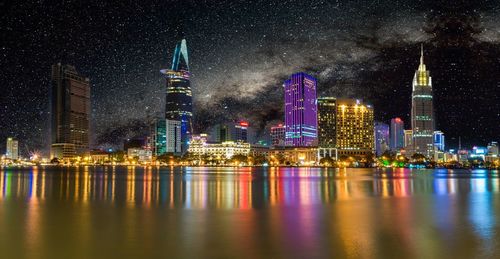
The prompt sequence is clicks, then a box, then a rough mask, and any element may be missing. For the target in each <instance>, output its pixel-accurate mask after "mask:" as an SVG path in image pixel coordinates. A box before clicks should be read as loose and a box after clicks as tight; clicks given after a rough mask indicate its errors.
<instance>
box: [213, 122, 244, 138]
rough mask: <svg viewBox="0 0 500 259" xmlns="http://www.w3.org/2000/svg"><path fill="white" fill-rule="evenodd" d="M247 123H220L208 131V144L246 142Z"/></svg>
mask: <svg viewBox="0 0 500 259" xmlns="http://www.w3.org/2000/svg"><path fill="white" fill-rule="evenodd" d="M248 126H249V124H248V122H246V121H240V122H238V123H232V122H231V123H220V124H216V125H214V126H213V127H212V128H211V129H210V134H209V136H208V137H209V141H210V142H225V141H242V142H248Z"/></svg>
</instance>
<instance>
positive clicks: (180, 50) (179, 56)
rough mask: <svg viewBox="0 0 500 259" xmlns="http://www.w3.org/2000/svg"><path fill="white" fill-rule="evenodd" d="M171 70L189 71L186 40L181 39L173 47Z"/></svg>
mask: <svg viewBox="0 0 500 259" xmlns="http://www.w3.org/2000/svg"><path fill="white" fill-rule="evenodd" d="M172 70H175V71H177V70H187V71H189V59H188V51H187V44H186V39H182V40H181V41H180V42H179V43H177V46H176V47H175V52H174V58H173V60H172Z"/></svg>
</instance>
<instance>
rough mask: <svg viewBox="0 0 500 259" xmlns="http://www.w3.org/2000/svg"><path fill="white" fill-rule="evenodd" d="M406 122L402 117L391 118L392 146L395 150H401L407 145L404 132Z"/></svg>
mask: <svg viewBox="0 0 500 259" xmlns="http://www.w3.org/2000/svg"><path fill="white" fill-rule="evenodd" d="M404 131H405V124H404V122H403V120H402V119H401V118H394V119H391V130H390V134H391V137H390V147H391V150H393V151H399V150H401V149H402V148H404V147H405V140H404V137H405V136H404V135H405V133H404Z"/></svg>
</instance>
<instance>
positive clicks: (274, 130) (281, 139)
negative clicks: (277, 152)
mask: <svg viewBox="0 0 500 259" xmlns="http://www.w3.org/2000/svg"><path fill="white" fill-rule="evenodd" d="M271 145H273V146H284V145H285V126H284V125H283V124H278V125H277V126H274V127H271Z"/></svg>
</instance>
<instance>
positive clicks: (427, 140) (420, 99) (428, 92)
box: [411, 45, 434, 157]
mask: <svg viewBox="0 0 500 259" xmlns="http://www.w3.org/2000/svg"><path fill="white" fill-rule="evenodd" d="M411 97H412V105H411V128H412V130H413V148H412V150H411V153H420V154H423V155H425V156H427V157H432V156H433V154H434V140H433V133H434V114H433V113H434V109H433V105H432V78H431V76H430V74H429V71H428V70H427V69H426V67H425V64H424V48H423V45H422V49H421V53H420V65H419V66H418V70H417V71H416V72H415V76H414V78H413V92H412V96H411Z"/></svg>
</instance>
